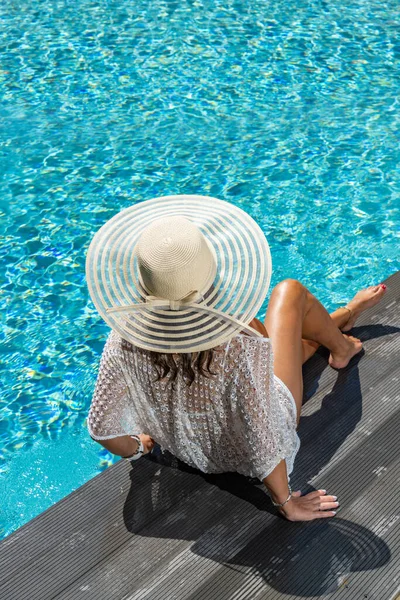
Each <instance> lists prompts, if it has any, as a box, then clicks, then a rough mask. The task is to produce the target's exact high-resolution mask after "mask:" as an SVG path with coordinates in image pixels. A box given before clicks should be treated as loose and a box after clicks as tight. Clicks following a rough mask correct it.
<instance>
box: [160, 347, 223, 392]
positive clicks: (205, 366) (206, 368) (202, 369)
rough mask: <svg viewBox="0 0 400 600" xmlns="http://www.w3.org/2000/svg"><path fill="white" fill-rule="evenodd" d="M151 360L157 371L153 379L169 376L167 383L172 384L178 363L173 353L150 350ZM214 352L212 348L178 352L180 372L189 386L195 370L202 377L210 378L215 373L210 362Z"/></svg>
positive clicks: (194, 375)
mask: <svg viewBox="0 0 400 600" xmlns="http://www.w3.org/2000/svg"><path fill="white" fill-rule="evenodd" d="M149 354H150V358H151V361H152V363H153V365H154V367H155V369H156V371H157V375H158V377H157V378H156V380H155V381H159V380H160V379H162V378H164V377H167V376H169V378H168V383H172V385H174V381H175V379H176V376H177V374H178V370H179V365H178V363H177V360H179V359H176V358H175V356H174V355H173V354H162V353H160V352H150V353H149ZM213 357H214V354H213V349H212V348H211V349H210V350H202V351H200V352H190V353H188V354H180V358H181V360H182V374H183V378H184V379H185V380H186V383H187V384H188V385H189V386H191V385H192V383H193V381H194V380H195V377H196V372H197V373H199V374H200V375H203V376H204V377H208V378H210V377H211V376H212V375H216V373H213V372H212V371H211V363H212V360H213Z"/></svg>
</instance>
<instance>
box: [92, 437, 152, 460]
mask: <svg viewBox="0 0 400 600" xmlns="http://www.w3.org/2000/svg"><path fill="white" fill-rule="evenodd" d="M139 438H140V439H141V441H142V442H143V447H144V454H147V453H148V452H151V450H152V448H153V446H154V440H153V438H151V437H150V436H149V435H147V434H146V433H141V434H140V435H139ZM92 439H94V438H92ZM94 441H95V442H98V443H99V444H101V445H102V446H103V447H104V448H106V450H108V451H109V452H112V454H116V455H117V456H122V457H123V458H125V457H128V456H132V454H134V453H135V452H136V450H137V449H138V446H139V444H138V443H137V441H136V440H134V439H132V438H131V437H130V436H129V435H121V436H119V437H116V438H111V439H109V440H94Z"/></svg>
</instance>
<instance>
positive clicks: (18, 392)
mask: <svg viewBox="0 0 400 600" xmlns="http://www.w3.org/2000/svg"><path fill="white" fill-rule="evenodd" d="M397 7H398V4H397V2H394V1H390V2H386V3H385V4H384V5H383V4H382V3H380V2H378V0H365V1H362V0H359V1H354V0H343V2H341V3H332V2H330V3H329V4H327V3H325V2H323V1H314V0H310V1H308V2H305V1H300V2H298V1H297V2H294V1H293V0H289V1H288V2H286V3H284V4H283V5H282V4H278V3H273V2H269V1H268V0H262V1H261V0H251V1H250V0H240V1H224V2H221V1H218V0H204V1H197V0H196V1H192V0H179V2H178V1H176V2H175V1H168V2H167V1H161V0H153V2H149V1H144V0H137V1H136V2H135V3H132V2H130V1H127V0H119V1H118V3H117V2H113V1H106V0H103V1H100V2H98V1H88V0H82V1H81V2H80V3H79V12H78V10H77V8H76V5H75V4H74V3H72V4H71V3H68V2H66V0H57V1H55V0H49V1H48V2H46V4H45V5H43V3H39V2H38V1H37V0H35V1H33V0H31V2H29V4H24V5H23V10H22V5H21V6H19V5H18V3H15V2H5V3H4V4H3V6H2V13H1V25H0V26H1V28H2V30H3V42H2V46H3V47H2V48H1V54H2V63H1V70H0V80H1V83H0V85H1V87H2V95H3V101H2V104H1V106H0V111H1V112H0V120H1V133H0V135H1V139H0V152H1V165H2V174H3V177H2V180H1V184H0V185H1V194H0V208H1V211H2V213H1V225H0V226H1V233H2V236H3V238H2V240H3V241H2V246H1V258H2V268H1V269H0V278H1V288H0V289H1V298H2V306H3V311H2V337H3V340H2V341H3V343H2V360H1V367H2V382H3V393H2V398H1V422H0V435H1V440H2V450H1V455H0V460H1V473H0V478H1V479H0V484H1V489H2V505H3V506H2V509H3V511H2V515H1V523H0V537H5V536H6V535H8V534H10V533H11V532H12V531H14V530H15V529H16V528H18V527H20V526H21V525H23V524H24V523H26V522H27V521H29V520H30V519H32V518H33V517H34V516H36V515H37V514H39V513H40V512H42V511H43V510H45V509H46V508H48V507H49V506H51V505H52V504H53V503H54V502H57V501H58V500H60V499H61V498H63V497H64V496H65V495H66V494H68V493H69V492H71V491H72V490H74V489H76V488H77V487H78V486H79V485H81V484H83V483H84V482H85V481H87V480H88V479H90V478H91V477H93V476H95V475H96V474H97V473H98V472H99V471H101V470H102V469H105V468H107V467H108V466H109V465H110V464H112V463H113V462H116V461H117V460H119V458H118V457H114V456H113V455H111V454H110V453H108V452H107V451H106V450H105V449H102V448H101V447H100V446H99V445H98V444H96V443H95V442H93V441H92V440H91V439H90V438H89V436H88V433H87V430H86V424H85V420H86V416H87V412H88V408H89V405H90V398H91V393H92V391H93V387H94V383H95V379H96V370H97V366H98V362H99V357H100V353H101V349H102V346H103V344H104V341H105V339H106V336H107V332H108V328H107V327H106V325H105V324H103V323H102V322H101V320H100V318H99V317H98V316H97V313H96V311H95V309H94V306H93V305H92V304H91V302H90V301H89V299H88V293H87V291H86V287H85V280H84V260H85V254H86V250H87V247H88V244H89V242H90V239H91V237H92V235H93V233H94V232H95V231H96V230H97V229H98V228H99V227H100V226H101V225H102V224H103V223H104V222H105V221H106V220H108V219H109V218H110V217H111V216H113V215H114V214H115V213H116V212H117V211H119V210H120V209H122V208H125V207H126V206H128V205H130V204H132V203H134V202H139V201H142V200H146V199H149V198H152V197H155V196H161V195H166V194H175V193H197V194H205V195H211V196H216V197H219V198H222V199H225V200H228V201H230V202H233V203H235V204H237V205H238V206H240V207H242V208H244V209H245V210H247V211H248V212H249V213H250V214H251V215H252V216H253V217H254V218H255V219H256V220H257V222H258V223H259V224H260V226H261V227H262V229H263V231H264V232H265V234H266V235H267V237H268V240H269V243H270V246H271V251H272V259H273V278H272V283H271V289H272V287H273V286H274V285H275V284H276V283H277V282H278V281H280V280H281V279H283V278H286V277H294V278H297V279H300V280H301V281H302V282H303V283H305V285H307V286H308V287H309V289H310V290H311V291H312V292H313V293H314V294H315V295H316V296H317V297H318V298H319V299H320V300H321V301H322V302H323V303H324V304H325V306H326V307H327V308H328V310H333V309H335V308H336V307H337V306H338V305H340V304H341V303H342V302H345V301H348V300H349V299H350V298H351V296H352V295H353V294H354V292H355V291H356V290H357V289H359V288H361V287H364V286H367V285H371V284H375V283H379V282H380V281H382V280H383V279H385V278H386V277H388V276H389V275H390V274H391V273H394V272H395V271H397V270H399V269H400V261H399V256H398V245H397V243H396V242H397V241H398V237H399V223H400V219H399V204H400V202H399V194H400V174H399V170H398V164H399V159H400V151H399V144H398V139H399V134H400V131H399V129H400V127H399V125H400V123H399V121H400V117H399V110H398V94H399V72H400V64H399V63H400V27H399V25H400V18H399V14H398V11H397ZM268 295H269V294H268ZM266 303H267V302H266ZM266 303H265V305H264V307H263V310H262V311H260V315H259V316H260V317H261V316H262V315H263V313H265V306H266Z"/></svg>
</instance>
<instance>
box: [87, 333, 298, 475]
mask: <svg viewBox="0 0 400 600" xmlns="http://www.w3.org/2000/svg"><path fill="white" fill-rule="evenodd" d="M178 361H179V358H178ZM178 364H179V363H178ZM179 367H180V364H179ZM211 371H212V372H213V373H215V375H214V376H212V377H211V378H207V377H205V376H203V375H200V374H198V373H196V377H195V380H194V382H193V383H192V385H191V386H189V385H187V383H186V382H185V380H184V378H183V376H182V370H181V368H179V370H178V374H177V378H176V380H175V385H174V387H173V386H172V385H171V384H170V383H169V384H168V382H167V379H168V378H166V379H165V380H161V381H155V380H156V378H157V371H156V369H155V367H154V366H153V364H152V362H151V359H150V354H149V353H148V352H147V351H146V350H143V349H140V348H137V347H135V346H132V345H131V344H129V343H128V342H126V341H125V340H123V339H122V338H121V337H120V336H119V335H118V334H117V333H115V332H114V331H111V332H110V334H109V336H108V339H107V342H106V344H105V346H104V350H103V353H102V357H101V361H100V369H99V373H98V377H97V382H96V387H95V391H94V395H93V398H92V403H91V406H90V410H89V415H88V422H87V425H88V431H89V434H90V435H91V437H92V438H94V439H97V440H105V439H110V438H114V437H118V436H122V435H126V434H139V433H147V434H148V435H150V436H151V437H152V438H153V439H154V440H155V441H156V442H157V443H158V444H159V445H160V446H161V448H162V449H163V450H168V451H169V452H171V453H172V454H174V455H175V456H176V457H177V458H179V459H180V460H182V461H184V462H185V463H187V464H188V465H190V466H192V467H196V468H198V469H200V470H201V471H203V472H205V473H223V472H228V471H235V472H237V473H241V474H242V475H247V476H250V477H257V478H258V479H260V480H262V479H264V477H266V476H267V475H269V473H271V471H273V469H274V468H275V467H276V466H277V465H278V464H279V462H280V461H281V460H282V459H285V460H286V466H287V472H288V475H289V474H290V473H291V472H292V470H293V462H294V459H295V456H296V454H297V452H298V450H299V447H300V440H299V437H298V435H297V431H296V405H295V402H294V399H293V396H292V395H291V393H290V391H289V390H288V388H287V387H286V386H285V385H284V384H283V382H281V380H279V379H278V378H277V377H275V376H274V373H273V351H272V345H271V343H270V340H269V339H268V338H257V337H251V336H247V335H243V334H239V335H236V336H235V337H234V338H232V339H231V340H230V341H229V342H226V343H225V344H223V345H221V346H218V347H217V348H215V349H214V358H213V361H212V363H211Z"/></svg>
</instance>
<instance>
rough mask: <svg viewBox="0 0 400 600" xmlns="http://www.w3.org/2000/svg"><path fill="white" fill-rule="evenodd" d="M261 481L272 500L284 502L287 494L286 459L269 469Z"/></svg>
mask: <svg viewBox="0 0 400 600" xmlns="http://www.w3.org/2000/svg"><path fill="white" fill-rule="evenodd" d="M263 483H264V485H265V487H266V488H267V490H268V492H269V494H270V496H271V498H272V500H273V501H274V502H278V503H279V504H280V503H282V502H285V500H286V499H287V497H288V496H289V486H288V476H287V469H286V461H285V460H284V459H283V460H281V462H280V463H279V464H278V465H277V466H276V467H275V469H274V470H273V471H271V473H270V474H269V475H268V477H265V479H263ZM285 506H286V504H285Z"/></svg>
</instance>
